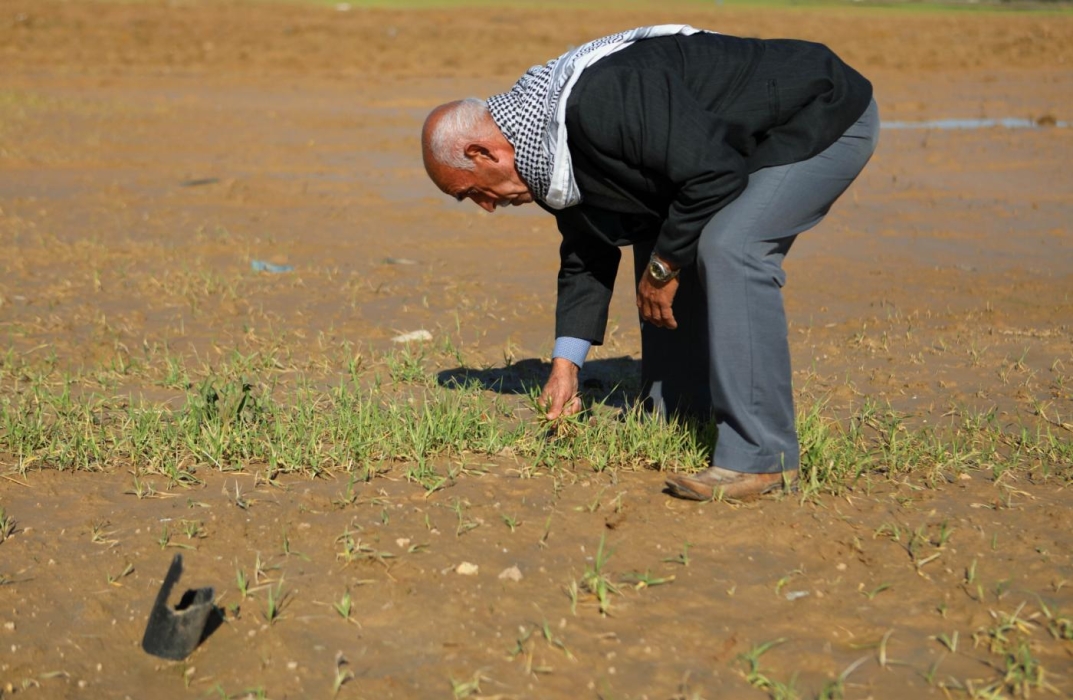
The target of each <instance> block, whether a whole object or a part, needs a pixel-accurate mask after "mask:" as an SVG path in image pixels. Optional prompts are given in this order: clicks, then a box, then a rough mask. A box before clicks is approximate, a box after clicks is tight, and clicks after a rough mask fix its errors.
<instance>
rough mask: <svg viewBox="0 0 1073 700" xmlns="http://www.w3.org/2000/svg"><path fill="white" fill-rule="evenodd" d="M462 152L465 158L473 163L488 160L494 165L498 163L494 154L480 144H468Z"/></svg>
mask: <svg viewBox="0 0 1073 700" xmlns="http://www.w3.org/2000/svg"><path fill="white" fill-rule="evenodd" d="M462 152H463V153H465V154H466V157H467V158H469V159H470V160H472V161H474V162H476V161H477V160H481V159H485V160H490V161H492V162H494V163H496V162H499V158H498V157H497V156H496V154H495V153H493V152H492V151H491V150H489V148H488V147H487V146H485V145H484V144H482V143H477V142H473V143H468V144H466V147H465V149H463V151H462Z"/></svg>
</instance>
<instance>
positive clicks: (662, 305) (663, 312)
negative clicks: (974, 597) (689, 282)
mask: <svg viewBox="0 0 1073 700" xmlns="http://www.w3.org/2000/svg"><path fill="white" fill-rule="evenodd" d="M677 291H678V278H677V277H675V278H673V279H669V280H667V281H666V282H657V281H655V280H654V279H652V276H651V275H649V274H648V273H647V272H646V273H645V274H643V275H641V283H640V284H638V285H637V309H638V310H639V311H640V312H641V318H643V319H644V320H646V321H648V322H649V323H651V324H652V325H653V326H657V327H659V328H670V329H674V328H677V327H678V322H677V321H675V320H674V312H673V311H671V303H672V302H674V295H675V292H677Z"/></svg>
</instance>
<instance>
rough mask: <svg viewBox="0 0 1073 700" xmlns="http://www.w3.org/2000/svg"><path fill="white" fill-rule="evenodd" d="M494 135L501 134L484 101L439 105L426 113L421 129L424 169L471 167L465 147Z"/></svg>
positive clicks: (429, 171)
mask: <svg viewBox="0 0 1073 700" xmlns="http://www.w3.org/2000/svg"><path fill="white" fill-rule="evenodd" d="M497 135H501V134H499V129H498V127H496V123H495V121H494V120H493V119H492V115H491V114H489V113H488V106H487V105H486V104H485V103H484V101H483V100H478V99H477V98H475V97H468V98H466V99H464V100H456V101H454V102H448V103H446V104H442V105H440V106H439V107H437V108H436V109H434V110H432V111H431V112H430V113H429V115H428V117H427V118H426V119H425V126H424V128H422V130H421V155H422V157H423V158H424V161H425V170H426V171H428V173H429V175H430V176H432V175H433V172H434V171H435V170H438V169H440V168H443V167H447V168H455V169H459V170H473V168H474V164H473V161H472V159H471V158H469V157H467V156H466V146H467V145H469V144H470V143H474V142H477V143H480V142H485V141H488V140H490V139H492V138H494V137H495V136H497ZM433 179H434V180H435V177H433Z"/></svg>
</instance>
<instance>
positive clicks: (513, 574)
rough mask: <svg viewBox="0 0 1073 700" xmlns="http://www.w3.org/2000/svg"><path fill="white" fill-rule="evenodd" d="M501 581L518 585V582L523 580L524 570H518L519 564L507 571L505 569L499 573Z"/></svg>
mask: <svg viewBox="0 0 1073 700" xmlns="http://www.w3.org/2000/svg"><path fill="white" fill-rule="evenodd" d="M499 580H500V581H514V582H515V583H517V582H518V581H521V580H522V570H521V569H519V568H518V565H517V564H515V565H514V566H512V567H509V568H507V569H503V570H502V571H500V572H499Z"/></svg>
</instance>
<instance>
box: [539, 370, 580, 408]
mask: <svg viewBox="0 0 1073 700" xmlns="http://www.w3.org/2000/svg"><path fill="white" fill-rule="evenodd" d="M577 373H578V366H577V365H575V364H574V363H573V362H571V361H570V360H567V359H565V358H562V357H556V358H555V359H553V360H552V361H551V376H550V377H548V382H547V384H545V385H544V391H543V392H541V394H540V399H538V403H539V404H540V406H541V407H542V408H543V409H544V410H545V411H546V413H545V414H544V417H545V418H547V419H548V420H555V419H556V418H558V417H559V416H572V415H574V414H575V413H577V412H578V411H580V410H581V398H580V397H579V396H578V391H577V388H578V387H577Z"/></svg>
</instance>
